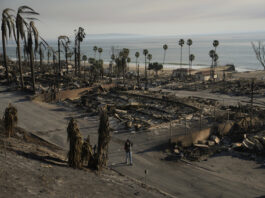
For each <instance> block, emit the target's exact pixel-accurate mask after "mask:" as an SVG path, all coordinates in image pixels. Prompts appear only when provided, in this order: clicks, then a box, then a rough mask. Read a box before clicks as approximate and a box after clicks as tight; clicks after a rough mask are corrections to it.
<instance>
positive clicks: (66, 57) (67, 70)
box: [65, 47, 69, 74]
mask: <svg viewBox="0 0 265 198" xmlns="http://www.w3.org/2000/svg"><path fill="white" fill-rule="evenodd" d="M67 53H68V52H67V47H66V48H65V62H66V72H67V74H68V73H69V69H68V56H67Z"/></svg>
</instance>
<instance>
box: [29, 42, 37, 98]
mask: <svg viewBox="0 0 265 198" xmlns="http://www.w3.org/2000/svg"><path fill="white" fill-rule="evenodd" d="M29 47H30V70H31V80H32V89H33V92H34V93H35V91H36V89H35V71H34V54H33V49H32V43H31V44H30V46H29Z"/></svg>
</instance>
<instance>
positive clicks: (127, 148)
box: [124, 140, 133, 152]
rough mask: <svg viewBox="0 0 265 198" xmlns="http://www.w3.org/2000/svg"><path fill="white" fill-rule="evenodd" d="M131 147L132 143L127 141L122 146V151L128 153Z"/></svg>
mask: <svg viewBox="0 0 265 198" xmlns="http://www.w3.org/2000/svg"><path fill="white" fill-rule="evenodd" d="M132 146H133V143H132V142H131V141H130V140H127V141H126V142H125V144H124V150H125V151H126V152H130V151H131V148H132Z"/></svg>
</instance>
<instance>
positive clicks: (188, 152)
mask: <svg viewBox="0 0 265 198" xmlns="http://www.w3.org/2000/svg"><path fill="white" fill-rule="evenodd" d="M264 127H265V120H264V119H261V118H259V117H253V118H250V117H245V118H242V119H241V120H238V121H226V122H224V123H220V124H215V125H213V126H212V127H211V128H208V129H204V130H201V131H196V132H193V133H190V134H188V135H182V136H177V137H174V138H171V146H172V151H173V155H175V156H176V157H177V158H184V159H188V160H204V159H207V158H208V157H209V156H211V155H213V154H216V153H218V152H222V151H239V152H244V153H249V154H253V153H254V154H255V155H264V154H265V131H263V132H260V131H262V130H263V129H264Z"/></svg>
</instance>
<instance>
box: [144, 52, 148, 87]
mask: <svg viewBox="0 0 265 198" xmlns="http://www.w3.org/2000/svg"><path fill="white" fill-rule="evenodd" d="M143 54H144V77H145V89H147V67H146V56H147V54H148V50H147V49H144V50H143Z"/></svg>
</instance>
